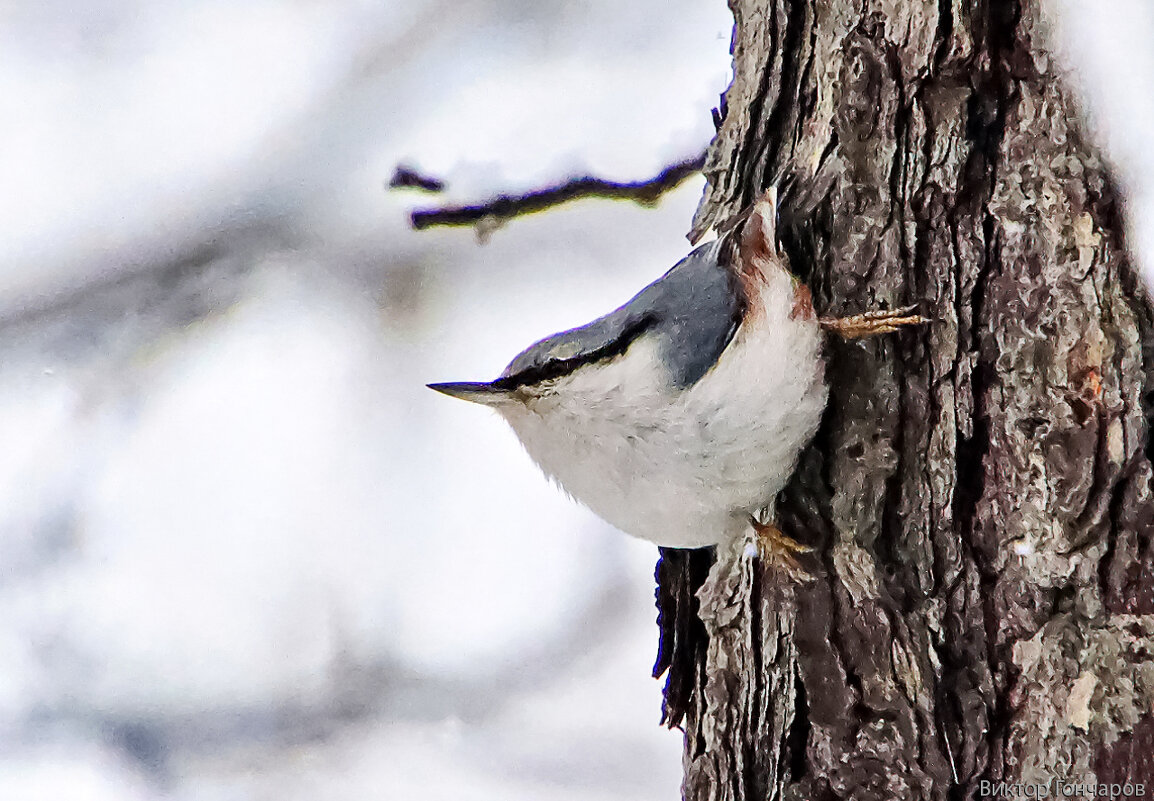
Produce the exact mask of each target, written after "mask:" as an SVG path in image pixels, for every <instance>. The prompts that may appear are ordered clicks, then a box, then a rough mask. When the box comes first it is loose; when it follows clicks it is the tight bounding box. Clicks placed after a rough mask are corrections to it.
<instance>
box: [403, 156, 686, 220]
mask: <svg viewBox="0 0 1154 801" xmlns="http://www.w3.org/2000/svg"><path fill="white" fill-rule="evenodd" d="M704 164H705V154H704V153H702V154H700V155H697V156H694V157H693V158H691V159H686V160H685V161H681V162H678V163H677V164H672V165H670V166H668V167H666V168H665V169H664V170H662V171H661V172H660V173H658V174H657V175H655V176H654V177H652V178H650V179H649V180H647V181H637V182H633V183H620V182H617V181H606V180H604V179H603V178H593V177H591V176H585V177H582V178H573V179H570V180H569V181H566V182H565V183H563V184H559V185H557V186H551V187H548V188H546V189H538V190H536V191H533V192H526V193H525V194H523V195H499V196H497V197H495V198H493V199H492V200H489V201H487V202H485V203H479V204H477V205H472V206H444V207H441V208H435V209H417V210H416V211H414V212H413V213H412V216H411V218H410V219H411V221H412V226H413V228H414V229H416V230H418V231H420V230H423V229H425V228H432V227H433V226H437V225H475V224H477V223H483V222H488V223H493V222H500V221H503V220H509V219H512V218H513V217H520V216H523V215H525V214H533V213H534V212H538V211H543V210H545V209H548V208H552V207H553V206H559V205H561V204H562V203H568V202H569V201H570V200H577V199H579V198H584V197H603V198H609V199H613V200H632V201H633V202H635V203H640V204H642V205H652V204H653V203H656V202H657V200H658V199H659V198H660V197H661V196H662V195H663V194H665V193H666V192H668V191H669V190H671V189H673V188H674V187H676V186H677V185H678V184H680V183H681V182H682V181H684V180H685V179H686V178H688V177H689V176H691V175H693V174H694V173H696V172H699V171H700V170H701V167H702V165H704Z"/></svg>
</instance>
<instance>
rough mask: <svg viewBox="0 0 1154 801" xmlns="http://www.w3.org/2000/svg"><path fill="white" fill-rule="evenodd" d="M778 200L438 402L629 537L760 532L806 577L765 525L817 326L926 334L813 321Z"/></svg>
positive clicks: (801, 435) (887, 319) (867, 322)
mask: <svg viewBox="0 0 1154 801" xmlns="http://www.w3.org/2000/svg"><path fill="white" fill-rule="evenodd" d="M776 216H777V209H776V193H775V192H773V191H772V190H771V191H770V192H769V193H767V194H766V195H765V196H764V197H763V198H762V199H761V200H759V201H758V202H757V203H756V204H755V205H754V207H753V209H752V210H751V211H750V213H749V215H748V217H747V219H746V220H745V222H744V224H742V225H740V226H739V227H737V228H735V229H734V230H733V232H731V233H728V234H726V235H724V236H722V237H720V238H718V239H716V240H714V241H713V242H710V243H708V244H705V245H702V246H701V247H699V248H697V249H696V250H694V251H693V252H692V253H690V254H689V255H688V256H686V257H685V258H684V259H682V260H681V262H679V263H678V264H677V265H676V266H675V267H673V269H671V270H670V271H669V272H667V273H666V274H665V275H664V276H662V277H661V278H659V279H658V280H657V281H654V282H653V283H652V284H650V285H649V286H647V287H645V289H643V290H641V292H640V293H639V294H638V295H637V296H636V297H634V298H633V299H632V300H631V301H629V302H628V303H626V304H625V305H624V306H622V307H621V308H619V309H617V310H616V311H614V312H611V313H609V314H607V315H605V316H604V317H601V318H599V319H597V320H594V321H593V322H591V323H589V324H588V325H584V326H581V327H580V328H574V329H571V330H569V331H562V332H561V333H559V334H554V335H553V336H550V337H546V338H545V339H543V340H541V341H540V342H538V343H536V344H534V345H532V346H531V347H529V348H528V349H526V350H525V351H523V352H522V353H521V354H520V355H518V356H517V358H515V359H513V361H512V362H511V363H510V364H509V366H508V367H507V368H505V371H504V372H503V373H501V375H500V377H499V378H497V379H496V380H494V381H489V382H481V383H448V384H430V385H429V387H430V388H431V389H435V390H437V391H438V392H443V393H445V394H446V395H452V396H453V397H455V398H461V399H463V400H467V401H473V402H475V403H481V404H483V405H485V406H489V407H491V408H493V409H495V410H496V411H497V412H498V413H499V414H500V415H501V416H502V417H504V418H505V420H506V421H508V423H509V425H510V426H512V428H513V431H514V432H515V433H516V434H517V436H518V438H520V440H521V442H522V444H523V445H524V446H525V450H526V451H528V453H529V455H530V456H531V457H532V458H533V460H534V461H535V462H536V463H537V464H538V465H539V466H540V468H541V469H542V470H543V471H544V472H545V474H546V475H548V476H549V477H551V478H552V479H554V480H555V481H556V482H557V483H558V484H559V485H560V486H561V487H562V488H563V489H564V490H565V491H566V492H568V493H569V495H571V496H572V497H574V498H576V499H577V500H578V501H581V502H582V503H584V504H585V505H586V506H588V507H589V508H590V509H592V510H593V511H594V512H595V513H597V514H598V515H599V516H600V517H602V518H604V519H605V520H606V521H608V522H609V523H611V524H613V525H614V526H616V527H617V528H619V529H621V530H622V531H624V532H626V533H628V534H632V535H634V536H637V537H641V538H642V539H647V540H650V541H651V542H654V543H656V544H658V545H662V546H666V547H675V548H697V547H702V546H706V545H714V544H718V543H723V542H731V541H733V540H735V539H736V538H738V537H741V536H745V535H747V534H748V533H749V532H751V531H752V532H753V533H755V534H756V537H757V541H758V544H759V546H760V553H761V555H762V556H763V557H764V558H766V559H767V560H768V561H770V562H773V563H776V564H778V565H779V566H781V567H783V568H784V569H785V570H786V571H787V572H788V573H790V574H791V575H794V576H795V577H804V576H805V573H804V571H802V570H801V568H800V566H799V565H798V563H797V561H796V559H795V558H794V556H793V554H795V553H798V552H803V551H806V550H808V548H805V547H804V546H802V545H800V544H798V543H796V542H795V541H793V540H792V539H790V538H789V537H786V536H785V535H784V534H782V533H781V532H780V531H779V530H778V529H777V528H776V526H774V525H773V524H772V522H762V519H759V517H762V516H763V515H764V513H765V512H766V511H767V510H769V509H770V508H771V506H772V504H773V500H774V498H775V497H776V495H777V493H778V492H779V491H780V490H781V489H782V488H783V487H784V486H785V484H786V482H787V481H788V479H789V477H790V475H791V474H792V472H793V470H794V468H795V467H796V464H797V459H798V456H799V454H800V453H801V450H802V448H803V447H805V445H806V443H808V442H809V440H810V438H811V437H812V436H813V435H814V433H815V432H816V431H817V427H818V423H819V422H820V420H821V415H822V411H823V409H824V408H825V404H826V397H827V394H828V390H827V387H826V383H825V375H824V372H825V362H824V359H823V357H822V340H823V334H822V332H823V329H825V330H830V331H833V332H836V333H839V334H841V335H842V336H845V337H863V336H870V335H873V334H880V333H888V332H892V331H896V330H897V329H898V328H899V327H900V326H904V325H910V324H916V323H920V322H924V320H923V318H922V317H920V316H918V315H916V314H912V313H911V311H912V310H911V309H901V310H897V311H887V312H875V313H871V314H863V315H857V316H854V317H845V318H839V319H819V318H818V317H817V315H816V314H815V313H814V310H813V305H812V303H811V298H810V292H809V288H808V287H806V286H805V284H803V283H801V282H800V281H799V280H797V279H796V278H794V277H793V275H792V274H791V273H790V271H789V268H788V262H787V259H786V257H785V254H784V253H783V252H781V251H780V250H779V249H778V247H777V237H776V230H775V225H776Z"/></svg>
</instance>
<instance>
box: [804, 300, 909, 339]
mask: <svg viewBox="0 0 1154 801" xmlns="http://www.w3.org/2000/svg"><path fill="white" fill-rule="evenodd" d="M916 310H917V307H916V306H906V307H904V308H901V309H892V310H888V311H873V312H866V313H865V314H853V315H850V316H849V317H823V318H821V320H820V322H821V327H822V328H824V329H825V330H826V331H832V332H833V333H835V334H837V335H838V336H840V337H843V338H844V339H864V338H865V337H872V336H877V335H878V334H892V333H894V332H895V331H897V330H899V329H900V328H902V327H903V326H907V325H921V324H923V323H928V322H929V321H930V320H929V318H928V317H923V316H922V315H920V314H916V313H915V312H916Z"/></svg>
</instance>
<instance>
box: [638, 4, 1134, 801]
mask: <svg viewBox="0 0 1154 801" xmlns="http://www.w3.org/2000/svg"><path fill="white" fill-rule="evenodd" d="M731 8H732V9H733V12H734V16H735V21H736V29H735V35H734V45H733V50H734V80H733V84H732V86H731V87H730V88H729V90H728V92H727V94H726V97H725V105H724V108H725V109H726V114H725V117H724V119H723V120H722V122H721V125H720V128H719V130H718V133H717V137H716V139H715V141H714V143H713V146H712V148H711V150H710V153H709V156H708V158H707V163H706V166H705V173H706V176H707V178H708V179H709V186H708V188H707V190H706V193H705V196H704V197H703V199H702V203H701V206H700V208H699V210H698V213H697V216H696V218H695V220H694V223H693V229H692V233H691V236H692V237H693V238H697V237H699V236H700V235H701V234H703V233H704V232H705V231H706V230H707V229H709V228H710V227H717V226H720V225H721V224H723V223H724V222H725V221H726V220H727V219H729V218H731V217H733V216H734V215H736V214H737V213H739V212H740V211H741V210H742V209H743V208H744V207H746V206H747V205H748V204H749V203H751V202H752V201H753V199H754V198H756V197H757V196H758V195H759V194H760V193H761V192H762V191H763V190H764V189H766V188H767V187H768V186H770V185H775V186H777V187H778V190H779V197H780V205H781V221H780V223H779V232H780V236H781V237H782V241H783V245H784V246H785V248H786V250H787V252H788V253H789V256H790V260H791V263H792V265H793V266H794V269H795V270H796V271H797V272H798V273H799V274H800V275H801V277H802V278H804V279H805V280H807V281H808V282H809V284H810V287H811V288H812V289H813V290H814V295H815V302H816V304H817V306H818V309H819V311H820V312H822V313H825V314H850V313H856V312H861V311H864V310H867V309H875V308H883V307H884V308H896V307H898V306H904V305H907V304H917V306H918V307H919V309H920V310H921V312H922V313H923V314H925V315H926V316H928V317H931V318H933V323H932V324H931V325H929V326H927V327H926V328H925V329H924V330H923V331H922V332H920V333H918V334H902V335H900V336H895V337H890V338H885V339H877V340H871V341H868V342H866V343H864V344H861V343H852V344H842V343H836V342H831V343H830V345H829V347H828V350H827V359H828V361H829V368H828V375H829V378H830V383H831V396H830V404H829V408H828V410H827V413H826V415H825V419H824V421H823V425H822V428H821V430H820V431H819V433H818V435H817V437H816V438H815V441H814V443H813V444H812V445H811V446H810V448H809V449H807V451H806V452H805V453H804V454H803V456H802V461H801V464H800V466H799V470H798V473H797V475H796V476H795V478H794V481H793V482H792V484H791V485H790V487H788V488H787V489H786V491H785V492H784V493H783V494H782V496H781V497H780V498H779V499H778V504H777V506H778V514H779V522H780V524H781V525H782V527H783V529H785V530H786V531H787V533H789V534H791V535H792V536H794V537H795V538H797V539H799V540H802V541H805V542H808V543H810V544H812V545H815V546H817V547H818V552H819V556H818V558H816V559H815V560H814V561H812V562H811V567H812V569H813V570H814V571H815V573H816V574H817V581H815V582H813V583H812V584H808V585H799V586H788V585H787V583H786V582H784V581H783V580H782V578H781V577H780V576H776V575H773V574H772V573H763V572H761V570H760V569H759V568H757V567H756V566H755V565H751V564H750V563H749V561H748V560H742V559H741V558H740V557H739V556H738V555H734V554H725V553H723V554H719V555H717V556H716V561H715V564H714V566H713V569H712V572H711V573H710V575H709V578H708V580H707V581H706V582H705V584H704V586H702V587H701V589H700V590H699V592H698V595H697V597H698V599H699V604H700V609H699V611H698V612H697V614H699V618H700V619H699V621H698V624H699V626H698V628H694V627H693V626H688V625H686V624H684V623H682V624H680V629H679V630H680V631H682V632H683V634H684V635H686V636H682V637H681V638H680V639H679V640H678V642H677V647H676V648H673V644H672V641H671V640H667V641H666V642H664V643H663V654H664V656H663V660H662V661H661V662H659V666H661V664H662V662H663V663H664V664H666V665H668V666H669V668H670V671H671V677H670V683H669V687H670V688H671V692H669V693H668V694H667V718H668V719H669V720H670V721H672V722H678V721H680V722H681V723H682V725H683V727H684V728H685V731H686V754H685V770H686V772H685V781H684V785H683V790H684V794H685V796H686V798H690V799H752V798H815V799H816V798H860V799H872V798H877V799H905V798H933V799H938V798H941V799H945V798H965V797H973V796H974V794H975V792H976V788H977V787H978V784H979V782H980V781H981V780H990V781H1007V782H1017V781H1037V780H1042V779H1053V778H1058V779H1068V780H1070V781H1080V782H1091V781H1094V780H1095V777H1096V776H1103V777H1107V776H1108V777H1113V778H1114V780H1120V781H1125V780H1126V779H1129V780H1130V781H1134V782H1138V781H1145V782H1146V786H1147V787H1148V788H1150V789H1149V791H1150V792H1154V765H1152V763H1151V760H1150V759H1148V758H1146V757H1143V756H1142V752H1140V751H1139V752H1138V754H1137V755H1135V754H1136V752H1135V743H1136V742H1137V743H1146V742H1150V741H1152V740H1154V723H1152V722H1151V721H1152V717H1151V710H1152V708H1154V707H1152V704H1154V681H1152V677H1154V661H1152V660H1154V656H1152V654H1154V650H1152V648H1151V644H1152V642H1151V632H1152V631H1154V618H1152V617H1151V616H1152V615H1154V529H1152V528H1151V521H1152V520H1154V495H1152V493H1151V476H1152V475H1154V471H1152V469H1151V461H1150V457H1149V455H1148V451H1149V449H1150V437H1149V420H1150V416H1149V414H1148V411H1149V410H1148V409H1147V408H1146V407H1147V399H1148V397H1149V395H1150V390H1151V387H1152V386H1154V385H1152V383H1151V366H1152V364H1154V362H1152V359H1151V354H1152V351H1151V348H1150V342H1151V332H1152V330H1154V328H1152V325H1151V319H1152V315H1151V310H1150V306H1149V304H1148V301H1147V299H1146V296H1145V293H1144V291H1143V289H1142V287H1141V283H1140V281H1138V280H1137V279H1136V278H1135V276H1134V273H1133V270H1132V268H1131V265H1130V261H1129V258H1128V256H1127V253H1126V249H1125V243H1124V241H1123V237H1122V220H1121V214H1120V210H1119V204H1118V200H1117V193H1116V190H1115V189H1114V187H1113V185H1112V183H1111V181H1110V177H1109V174H1108V171H1107V169H1106V167H1105V166H1104V164H1103V162H1102V159H1101V158H1100V156H1099V155H1098V153H1097V152H1096V150H1095V148H1094V147H1093V146H1092V144H1090V143H1089V142H1088V140H1087V138H1086V136H1085V134H1084V132H1083V129H1082V127H1081V124H1080V123H1079V120H1078V113H1077V108H1076V107H1075V104H1074V102H1073V101H1072V99H1071V95H1070V94H1069V92H1068V91H1067V90H1066V88H1065V87H1064V85H1063V82H1062V76H1061V73H1060V71H1059V70H1058V69H1057V68H1056V65H1055V62H1054V60H1053V59H1052V58H1051V56H1050V55H1049V52H1050V51H1049V48H1048V47H1047V42H1046V36H1047V33H1046V24H1045V23H1046V20H1045V19H1044V17H1043V16H1042V13H1041V10H1040V8H1039V4H1038V0H1022V1H1021V2H1017V1H1016V0H1006V1H1003V0H987V2H978V3H975V4H968V3H961V2H958V0H953V1H952V2H950V0H941V2H925V1H924V0H922V1H920V2H919V1H917V0H915V1H914V2H904V1H903V2H896V0H866V2H864V3H850V2H848V0H812V1H810V2H805V1H803V0H731ZM710 558H712V557H707V556H701V555H697V556H693V555H685V554H675V553H672V552H669V551H666V552H664V554H663V561H667V562H668V563H670V564H674V563H677V564H683V565H688V564H690V563H691V562H692V563H694V564H695V565H696V568H695V570H688V569H686V570H682V571H680V572H678V571H672V572H670V573H669V578H668V581H672V580H673V579H672V576H673V574H674V573H676V574H677V575H680V576H682V577H685V576H688V575H689V574H690V573H696V574H697V575H698V576H699V577H700V576H703V575H704V572H703V571H702V569H701V566H702V564H705V565H708V563H709V559H710ZM703 559H704V560H705V561H704V562H703V561H702V560H703ZM699 581H700V579H699ZM662 591H663V592H664V597H665V598H666V599H667V600H668V599H671V598H673V597H675V596H677V595H678V593H677V592H675V591H674V590H672V589H670V587H668V586H666V587H664V588H663V590H662ZM680 597H681V598H682V599H683V601H684V599H685V598H687V597H689V596H687V595H686V592H685V588H684V587H682V588H681V590H680ZM690 606H691V605H690V604H688V603H684V602H683V603H682V604H680V605H679V606H678V605H674V606H667V608H666V609H665V611H664V614H665V616H666V625H665V626H664V627H663V631H665V630H672V629H671V628H670V625H671V624H670V622H669V621H670V620H672V619H673V618H675V617H677V616H678V615H687V614H694V613H695V610H693V609H691V608H690ZM692 632H696V635H695V636H694V637H692V638H690V637H688V636H687V635H688V634H689V633H692ZM1143 738H1145V739H1143ZM1143 759H1146V761H1145V762H1144V761H1143ZM1143 771H1145V773H1143Z"/></svg>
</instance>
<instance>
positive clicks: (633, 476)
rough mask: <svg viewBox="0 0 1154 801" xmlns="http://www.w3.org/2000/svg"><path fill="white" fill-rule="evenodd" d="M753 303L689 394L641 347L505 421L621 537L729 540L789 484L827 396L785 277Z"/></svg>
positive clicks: (808, 325) (778, 276) (581, 374)
mask: <svg viewBox="0 0 1154 801" xmlns="http://www.w3.org/2000/svg"><path fill="white" fill-rule="evenodd" d="M751 304H752V305H754V308H752V309H751V312H752V313H751V314H749V315H747V318H746V322H745V323H743V324H742V326H741V327H739V328H738V330H737V332H736V334H735V335H734V338H733V340H732V341H731V342H730V344H729V346H728V347H727V348H726V349H725V351H724V352H723V353H722V354H721V357H720V358H719V359H718V361H717V364H715V365H714V366H713V368H712V369H710V371H709V372H708V373H706V374H705V375H704V376H703V377H702V378H701V379H700V380H699V381H698V382H697V383H696V384H694V385H693V386H692V387H690V388H688V389H686V390H677V389H675V388H673V387H672V386H671V385H670V383H669V380H668V377H667V376H666V375H665V374H664V371H663V370H662V369H661V367H660V361H659V359H658V354H657V350H656V348H657V343H656V340H655V338H653V337H647V336H642V337H640V338H639V339H638V340H637V341H635V342H634V343H633V344H632V345H631V346H630V347H629V350H628V351H627V352H626V353H625V354H624V355H623V356H621V357H619V358H618V359H616V360H614V361H612V362H608V363H604V364H601V365H597V366H594V367H593V368H588V367H587V368H583V369H581V370H578V371H577V372H576V373H575V374H573V375H572V376H569V377H566V378H564V379H561V380H560V381H559V382H558V383H557V385H556V386H555V392H553V393H548V394H546V395H545V396H543V397H542V398H540V399H537V400H534V401H531V402H530V403H529V404H527V405H521V404H516V405H512V406H508V407H503V408H502V409H501V411H502V414H503V415H504V416H505V418H506V419H507V420H508V421H509V424H510V425H511V426H512V427H513V430H514V431H515V432H516V433H517V435H518V437H520V439H521V441H522V443H523V444H524V445H525V449H526V450H527V451H528V453H529V455H530V456H531V457H532V458H533V459H534V461H536V462H537V464H538V465H540V467H541V469H542V470H543V471H544V472H545V473H546V474H547V475H549V476H550V477H552V478H553V479H555V480H556V481H557V482H558V483H559V484H560V486H561V487H562V488H563V489H564V490H565V491H566V492H568V493H569V494H570V495H572V496H573V497H574V498H576V499H577V500H579V501H581V502H582V503H584V504H585V505H586V506H588V507H589V508H590V509H592V510H593V511H594V512H596V513H597V514H598V515H600V516H601V517H602V518H604V519H605V520H607V521H609V522H610V523H612V524H613V525H615V526H617V527H618V528H620V529H621V530H622V531H625V532H626V533H629V534H632V535H634V536H637V537H642V538H644V539H647V540H651V541H652V542H655V543H657V544H658V545H665V546H672V547H686V548H688V547H700V546H703V545H711V544H714V543H718V542H722V541H725V540H728V539H730V538H732V537H734V536H737V535H738V534H740V533H741V532H742V531H743V530H744V529H745V528H746V526H747V525H748V522H747V521H748V515H749V514H750V513H752V512H754V511H755V510H757V509H759V508H761V507H763V506H765V505H767V504H768V503H770V502H771V501H772V499H773V497H774V495H776V494H777V492H778V491H779V490H780V489H781V488H782V487H783V486H784V485H785V482H786V481H787V480H788V478H789V476H790V475H791V474H792V472H793V470H794V467H795V465H796V462H797V456H798V454H799V453H800V451H801V449H802V448H803V447H804V446H805V444H806V443H807V442H808V441H809V439H810V438H811V437H812V436H813V434H814V432H815V431H816V430H817V426H818V423H819V422H820V419H821V414H822V410H823V409H824V407H825V402H826V394H827V391H826V386H825V381H824V377H823V370H822V367H823V364H822V360H821V338H822V335H821V329H820V326H819V325H818V323H817V321H816V319H813V318H812V315H810V317H809V319H802V318H798V319H793V318H791V310H792V308H793V304H794V292H793V285H792V282H791V279H790V277H789V276H788V274H786V273H785V272H784V271H781V270H775V271H774V272H773V273H772V274H771V275H769V276H768V279H767V281H766V283H765V285H764V286H763V287H762V288H761V291H760V292H759V293H758V297H756V298H752V299H751Z"/></svg>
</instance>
